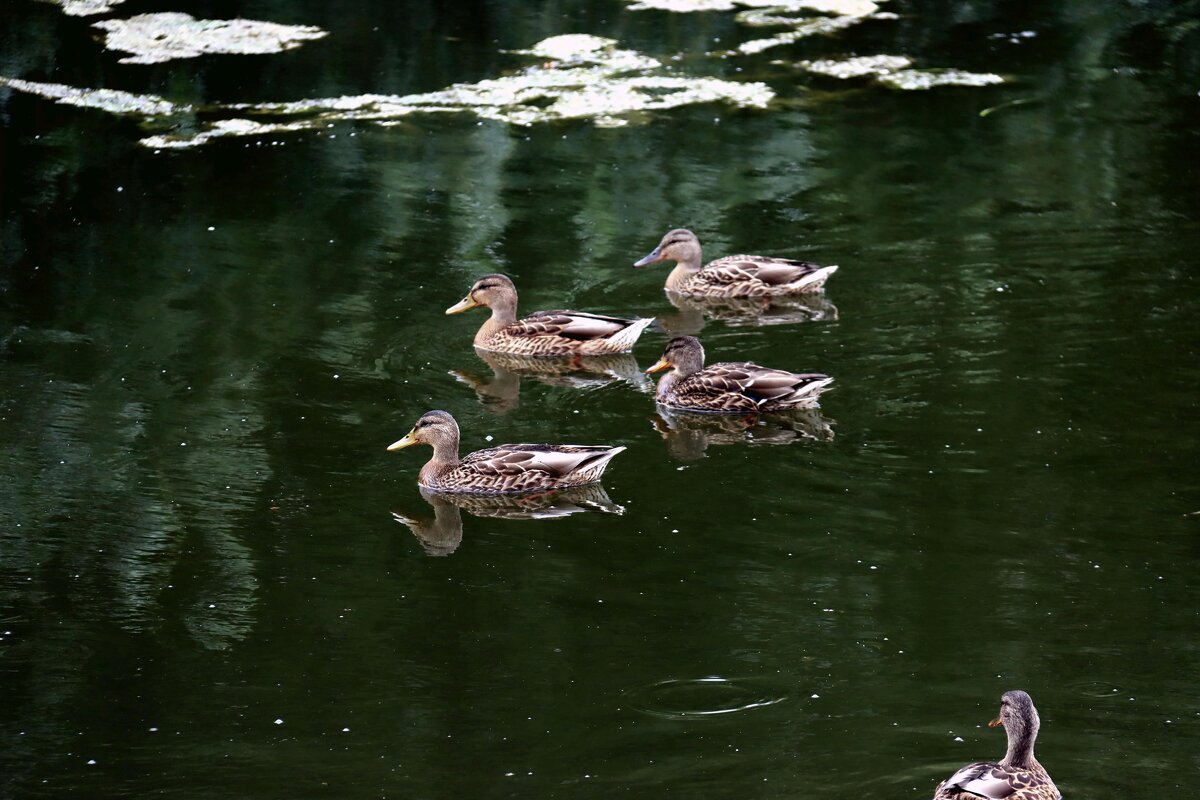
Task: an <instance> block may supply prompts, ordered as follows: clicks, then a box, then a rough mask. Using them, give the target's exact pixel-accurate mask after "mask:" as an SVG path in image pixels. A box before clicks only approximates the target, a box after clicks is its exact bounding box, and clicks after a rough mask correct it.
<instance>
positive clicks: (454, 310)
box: [446, 295, 479, 314]
mask: <svg viewBox="0 0 1200 800" xmlns="http://www.w3.org/2000/svg"><path fill="white" fill-rule="evenodd" d="M478 305H479V303H476V302H475V300H474V299H473V298H472V297H471V295H467V296H466V297H464V298H463V299H462V300H459V301H458V302H457V303H455V304H454V305H452V306H450V307H449V308H447V309H446V313H447V314H461V313H462V312H464V311H470V310H471V309H472V308H475V307H476V306H478Z"/></svg>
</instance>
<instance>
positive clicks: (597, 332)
mask: <svg viewBox="0 0 1200 800" xmlns="http://www.w3.org/2000/svg"><path fill="white" fill-rule="evenodd" d="M634 322H636V320H628V319H621V318H620V317H606V316H604V315H602V314H588V313H587V312H584V311H538V312H537V313H535V314H531V315H530V316H528V317H525V318H524V319H520V320H517V321H516V322H514V323H513V324H511V325H509V326H507V327H506V328H505V329H504V333H505V334H506V335H509V336H520V337H537V336H562V337H564V338H566V339H575V340H578V341H588V340H592V339H603V338H606V337H608V336H612V335H614V334H617V333H620V332H621V331H623V330H625V329H626V328H628V327H629V326H630V325H633V324H634Z"/></svg>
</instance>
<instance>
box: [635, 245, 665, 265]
mask: <svg viewBox="0 0 1200 800" xmlns="http://www.w3.org/2000/svg"><path fill="white" fill-rule="evenodd" d="M662 260H663V258H662V248H661V247H656V248H654V250H652V251H651V252H650V255H648V256H646V257H645V258H643V259H641V260H639V261H635V262H633V267H634V269H638V268H640V267H648V266H650V265H651V264H657V263H658V262H659V261H662Z"/></svg>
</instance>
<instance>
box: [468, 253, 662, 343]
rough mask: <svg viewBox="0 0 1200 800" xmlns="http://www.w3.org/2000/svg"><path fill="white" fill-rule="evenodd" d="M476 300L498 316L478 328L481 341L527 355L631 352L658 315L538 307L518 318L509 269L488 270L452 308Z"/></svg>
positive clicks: (476, 302) (477, 337)
mask: <svg viewBox="0 0 1200 800" xmlns="http://www.w3.org/2000/svg"><path fill="white" fill-rule="evenodd" d="M476 306H484V307H486V308H490V309H491V310H492V316H491V317H490V318H489V319H488V321H487V322H485V323H483V326H482V327H481V328H480V329H479V331H478V332H477V333H476V334H475V346H476V347H478V348H479V349H481V350H491V351H493V352H497V353H514V354H516V355H523V356H576V355H604V354H607V353H628V352H629V351H630V350H632V349H633V345H634V344H635V343H636V342H637V340H638V337H639V336H641V335H642V331H644V330H646V327H647V326H648V325H649V324H650V323H651V322H653V321H654V320H653V319H621V318H620V317H605V316H602V315H600V314H587V313H585V312H583V311H538V312H536V313H534V314H531V315H530V316H528V317H525V318H524V319H517V287H516V286H514V285H513V282H512V280H511V279H509V277H508V276H507V275H500V274H498V273H497V274H492V275H484V276H483V277H482V278H480V279H479V280H477V281H475V285H474V286H472V287H471V291H469V292H467V296H466V297H464V298H463V299H462V300H460V301H459V302H457V303H455V304H454V305H452V306H450V307H449V308H447V309H446V313H447V314H458V313H461V312H463V311H466V310H468V309H472V308H475V307H476Z"/></svg>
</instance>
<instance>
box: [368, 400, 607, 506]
mask: <svg viewBox="0 0 1200 800" xmlns="http://www.w3.org/2000/svg"><path fill="white" fill-rule="evenodd" d="M458 439H459V432H458V423H457V422H455V421H454V417H452V416H450V415H449V414H448V413H446V412H445V411H426V412H425V413H424V414H423V415H421V418H420V419H419V420H417V424H416V425H414V426H413V428H412V430H411V431H409V432H408V433H407V434H406V435H405V436H404V438H403V439H400V440H399V441H397V442H394V443H392V444H391V445H389V446H388V450H389V451H396V450H403V449H404V448H405V447H411V446H412V445H414V444H427V445H429V446H431V447H432V448H433V458H431V459H430V460H429V463H427V464H426V465H425V466H423V467H421V472H420V474H419V475H418V476H417V485H419V486H420V487H422V488H424V489H431V490H434V491H438V492H471V493H476V494H510V493H517V492H540V491H545V490H547V489H563V488H566V487H568V486H582V485H584V484H587V483H594V482H596V481H598V480H600V476H601V475H602V474H603V473H604V468H605V467H607V466H608V462H609V461H611V460H612V457H613V456H615V455H616V454H617V453H620V452H623V451H624V450H625V448H624V447H608V446H604V445H600V446H591V445H575V444H502V445H500V446H499V447H489V448H488V449H486V450H479V451H477V452H474V453H471V454H470V455H468V456H467V457H466V458H463V459H459V457H458Z"/></svg>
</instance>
